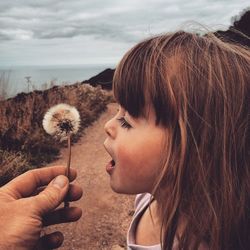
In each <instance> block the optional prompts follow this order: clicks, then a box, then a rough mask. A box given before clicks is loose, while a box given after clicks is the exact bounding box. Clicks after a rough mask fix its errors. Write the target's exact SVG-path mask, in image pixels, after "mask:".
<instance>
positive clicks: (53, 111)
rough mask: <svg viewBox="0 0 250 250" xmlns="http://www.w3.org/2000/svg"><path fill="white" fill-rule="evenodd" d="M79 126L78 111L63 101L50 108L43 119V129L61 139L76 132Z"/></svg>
mask: <svg viewBox="0 0 250 250" xmlns="http://www.w3.org/2000/svg"><path fill="white" fill-rule="evenodd" d="M79 127H80V115H79V112H78V111H77V109H76V108H75V107H73V106H70V105H68V104H64V103H61V104H58V105H55V106H53V107H52V108H50V109H49V110H48V111H47V113H46V114H45V116H44V119H43V128H44V129H45V131H46V132H47V133H48V134H50V135H52V136H54V137H56V138H58V139H60V140H61V141H63V140H67V138H68V136H69V135H72V134H76V133H77V131H78V129H79Z"/></svg>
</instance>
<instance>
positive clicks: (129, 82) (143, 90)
mask: <svg viewBox="0 0 250 250" xmlns="http://www.w3.org/2000/svg"><path fill="white" fill-rule="evenodd" d="M156 43H157V44H158V45H161V46H160V49H159V48H157V46H156ZM161 43H162V38H161V36H159V37H158V40H157V41H156V42H155V41H154V39H152V38H151V39H148V40H145V41H144V42H142V43H140V44H138V45H136V46H135V47H133V48H132V49H131V50H129V51H128V52H127V53H126V54H125V56H124V57H123V58H122V60H121V62H120V63H119V64H118V66H117V68H116V70H115V73H114V78H113V92H114V97H115V99H116V101H117V102H118V103H119V104H120V105H121V106H122V107H123V108H124V109H126V110H127V111H128V112H129V114H130V115H132V116H133V117H136V118H137V117H140V116H142V117H147V115H148V110H149V108H150V106H151V107H152V108H153V109H154V111H155V115H156V124H162V125H163V126H165V127H167V126H168V125H169V124H170V123H171V121H173V119H174V117H176V109H175V106H174V105H173V103H172V101H173V100H172V95H171V92H172V90H170V89H169V87H170V84H169V83H167V80H166V79H168V77H166V75H167V74H168V72H167V70H168V69H167V68H166V66H165V63H166V56H165V55H164V46H165V45H166V44H161ZM166 86H167V87H166ZM166 96H169V98H166Z"/></svg>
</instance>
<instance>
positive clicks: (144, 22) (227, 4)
mask: <svg viewBox="0 0 250 250" xmlns="http://www.w3.org/2000/svg"><path fill="white" fill-rule="evenodd" d="M249 6H250V3H249V0H193V1H191V0H71V1H69V0H0V67H4V66H14V65H55V64H107V63H110V64H114V65H115V64H116V63H117V62H118V61H119V60H120V59H121V57H122V55H123V54H124V53H125V52H126V51H127V50H128V49H129V48H130V47H131V46H133V45H134V44H135V43H137V42H139V41H140V40H142V39H144V38H146V37H148V36H151V35H154V34H158V33H162V32H166V31H174V30H176V29H178V28H180V27H183V24H185V23H186V22H189V21H196V22H199V23H201V24H203V25H206V26H209V27H210V28H214V29H227V28H228V26H229V25H230V24H231V17H233V16H236V15H239V13H240V12H241V11H242V10H243V9H245V8H247V7H249ZM184 26H185V25H184Z"/></svg>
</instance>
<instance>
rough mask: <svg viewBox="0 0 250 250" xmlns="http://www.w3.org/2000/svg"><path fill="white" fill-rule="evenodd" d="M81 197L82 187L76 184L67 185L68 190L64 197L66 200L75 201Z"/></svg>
mask: <svg viewBox="0 0 250 250" xmlns="http://www.w3.org/2000/svg"><path fill="white" fill-rule="evenodd" d="M81 197H82V188H81V187H80V186H79V185H76V184H70V185H69V191H68V193H67V195H66V197H65V200H66V201H77V200H79V199H80V198H81Z"/></svg>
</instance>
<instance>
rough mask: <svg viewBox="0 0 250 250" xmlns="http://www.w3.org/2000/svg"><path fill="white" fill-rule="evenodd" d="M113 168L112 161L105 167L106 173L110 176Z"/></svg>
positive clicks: (113, 162)
mask: <svg viewBox="0 0 250 250" xmlns="http://www.w3.org/2000/svg"><path fill="white" fill-rule="evenodd" d="M114 168H115V161H114V160H113V159H112V160H111V161H110V162H109V163H108V164H107V165H106V171H107V172H108V173H109V174H111V173H112V172H113V170H114Z"/></svg>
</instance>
